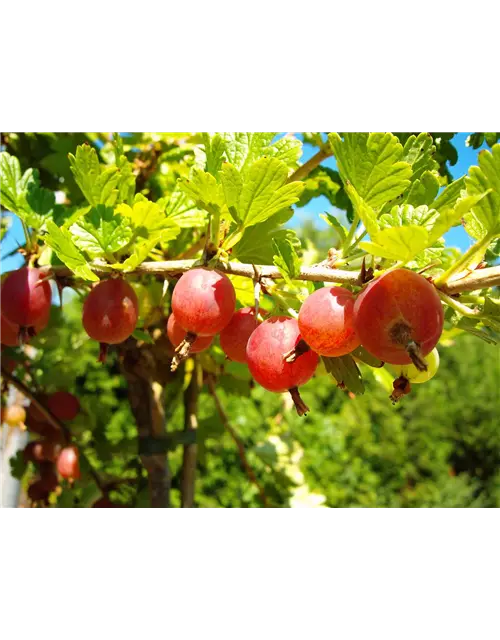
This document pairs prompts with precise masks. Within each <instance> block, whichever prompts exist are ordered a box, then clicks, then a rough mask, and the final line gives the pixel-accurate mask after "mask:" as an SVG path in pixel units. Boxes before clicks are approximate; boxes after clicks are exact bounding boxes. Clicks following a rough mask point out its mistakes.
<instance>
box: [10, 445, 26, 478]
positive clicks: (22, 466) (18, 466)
mask: <svg viewBox="0 0 500 640" xmlns="http://www.w3.org/2000/svg"><path fill="white" fill-rule="evenodd" d="M9 464H10V475H11V476H12V477H13V478H16V480H21V479H22V477H23V476H24V474H25V473H26V469H27V467H28V464H27V462H26V460H25V458H24V452H23V451H22V450H19V451H17V452H16V455H14V456H12V457H11V458H10V459H9Z"/></svg>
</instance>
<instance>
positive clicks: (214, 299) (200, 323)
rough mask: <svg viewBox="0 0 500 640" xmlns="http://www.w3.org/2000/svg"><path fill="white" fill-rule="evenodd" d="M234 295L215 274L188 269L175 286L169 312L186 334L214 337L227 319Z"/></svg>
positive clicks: (226, 282) (228, 283) (227, 283)
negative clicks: (171, 312)
mask: <svg viewBox="0 0 500 640" xmlns="http://www.w3.org/2000/svg"><path fill="white" fill-rule="evenodd" d="M235 305H236V294H235V291H234V287H233V284H232V282H231V280H229V278H228V277H227V276H226V275H225V274H223V273H219V272H218V271H210V270H209V269H191V270H190V271H187V272H186V273H185V274H184V275H183V276H182V277H181V278H180V280H179V282H178V283H177V284H176V285H175V289H174V293H173V295H172V311H173V312H174V314H175V318H176V320H177V322H178V323H179V324H180V325H181V327H182V328H183V329H185V330H186V331H187V332H188V333H194V334H196V335H197V336H214V335H215V334H216V333H219V332H220V331H222V329H224V327H225V326H226V325H227V324H228V323H229V321H230V320H231V318H232V316H233V313H234V309H235Z"/></svg>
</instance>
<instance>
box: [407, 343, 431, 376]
mask: <svg viewBox="0 0 500 640" xmlns="http://www.w3.org/2000/svg"><path fill="white" fill-rule="evenodd" d="M406 351H407V352H408V355H409V356H410V358H411V361H412V362H413V364H414V365H415V367H416V368H417V369H418V370H419V371H427V369H428V367H427V362H426V361H425V360H424V357H423V355H422V351H421V350H420V346H419V345H418V344H417V343H416V342H413V341H412V342H409V343H408V345H407V346H406Z"/></svg>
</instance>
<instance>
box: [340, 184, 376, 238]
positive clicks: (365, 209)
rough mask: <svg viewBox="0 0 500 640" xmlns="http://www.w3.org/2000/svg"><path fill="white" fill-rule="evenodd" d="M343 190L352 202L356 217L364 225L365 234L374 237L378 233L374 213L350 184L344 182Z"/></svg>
mask: <svg viewBox="0 0 500 640" xmlns="http://www.w3.org/2000/svg"><path fill="white" fill-rule="evenodd" d="M345 190H346V193H347V195H348V196H349V199H350V200H351V202H352V205H353V208H354V211H355V213H356V215H357V216H358V217H359V219H360V220H361V222H362V223H363V224H364V226H365V229H366V230H367V232H368V233H369V234H370V236H374V235H376V234H377V233H378V231H379V224H378V220H377V215H376V213H375V211H374V210H373V209H372V208H371V207H370V205H369V204H368V203H366V202H365V201H364V200H363V198H361V197H360V195H359V194H358V192H357V191H356V189H355V188H354V186H353V185H352V184H351V183H350V182H346V185H345Z"/></svg>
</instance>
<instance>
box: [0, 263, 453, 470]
mask: <svg viewBox="0 0 500 640" xmlns="http://www.w3.org/2000/svg"><path fill="white" fill-rule="evenodd" d="M2 303H3V304H2V343H3V344H6V345H13V344H16V343H17V342H18V341H19V340H26V339H29V337H30V336H32V335H35V334H36V333H37V332H38V331H40V330H41V329H42V328H43V326H44V324H46V323H47V321H48V316H49V313H50V286H49V284H48V282H47V281H46V280H45V279H43V278H42V276H41V274H40V271H39V270H38V269H34V268H30V267H23V268H22V269H19V270H18V271H16V272H13V273H12V274H10V275H9V276H8V277H7V278H6V280H5V282H4V284H3V286H2ZM171 308H172V313H171V315H170V316H169V318H168V321H167V324H166V331H167V335H168V338H169V340H170V342H171V344H172V345H173V347H174V349H175V355H174V357H173V360H172V364H171V369H172V371H175V370H176V369H177V368H178V366H179V364H180V363H181V362H182V361H183V360H184V359H186V358H187V357H188V356H189V354H191V353H193V354H194V353H199V352H201V351H204V350H205V349H207V348H208V347H210V345H211V344H212V341H213V339H214V337H215V336H216V335H217V334H220V345H221V348H222V350H223V351H224V352H225V354H226V356H227V358H229V359H230V360H233V361H235V362H239V363H246V364H247V365H248V367H249V370H250V373H251V374H252V376H253V378H254V380H255V381H256V382H257V383H259V384H260V385H261V386H263V387H264V388H265V389H268V390H269V391H273V392H276V393H281V392H284V391H289V392H290V393H291V396H292V398H293V401H294V403H295V406H296V409H297V412H298V413H299V415H303V414H304V413H306V412H307V411H308V408H307V406H306V405H305V404H304V402H303V401H302V399H301V397H300V394H299V391H298V387H299V386H301V385H303V384H305V383H306V382H307V381H308V380H309V379H310V378H311V377H312V376H313V374H314V372H315V370H316V367H317V365H318V362H319V357H320V356H322V357H325V358H336V357H341V356H345V355H347V354H350V353H352V352H353V350H355V349H357V348H358V347H360V346H362V347H363V348H364V349H365V350H366V351H367V352H368V353H369V354H371V355H372V356H374V357H375V358H377V359H378V360H380V361H381V362H382V363H388V365H392V366H397V367H399V369H398V370H397V371H395V370H393V373H394V374H395V375H396V376H397V378H396V380H395V382H394V394H393V395H392V396H391V397H392V398H393V400H394V401H395V400H397V399H398V398H399V397H401V396H402V395H404V394H405V393H407V392H408V391H409V388H410V382H417V383H418V382H422V381H424V380H426V379H429V378H430V377H431V375H430V374H429V373H428V371H429V365H430V368H431V370H433V369H435V368H437V364H436V363H437V362H438V360H437V358H438V356H436V355H434V356H432V355H431V357H430V360H429V361H427V360H426V359H425V358H426V356H428V355H429V354H432V353H434V352H433V350H434V348H435V346H436V344H437V342H438V340H439V337H440V335H441V332H442V328H443V319H444V316H443V308H442V305H441V301H440V298H439V296H438V294H437V292H436V289H435V288H434V286H433V285H432V284H431V283H430V282H429V281H428V280H427V279H426V278H424V277H423V276H422V275H419V274H417V273H414V272H412V271H409V270H407V269H392V270H389V271H387V272H386V273H385V274H383V275H381V276H380V277H378V278H376V279H375V280H373V281H372V282H370V283H369V284H368V285H367V286H366V287H365V288H364V289H363V290H362V291H361V292H360V293H358V294H357V295H356V294H355V293H353V292H352V291H351V290H349V289H346V288H344V287H340V286H332V287H323V288H320V289H317V290H316V291H314V292H313V293H312V294H311V295H309V297H308V298H307V299H306V300H305V302H304V304H303V305H302V307H301V309H300V312H299V314H298V318H297V319H295V318H291V317H285V316H273V317H270V318H267V319H266V320H264V321H263V322H260V321H259V318H258V317H257V316H256V314H255V309H253V308H250V307H245V308H243V309H238V310H236V294H235V290H234V287H233V284H232V282H231V280H230V279H229V278H228V277H227V276H226V275H225V274H224V273H220V272H219V271H216V270H210V269H206V268H194V269H191V270H189V271H187V272H186V273H184V274H183V275H182V276H181V278H180V279H179V281H178V282H177V284H176V286H175V288H174V291H173V295H172V304H171ZM138 316H139V308H138V301H137V296H136V293H135V291H134V289H133V288H132V287H131V286H130V284H128V282H126V281H125V280H124V279H123V278H122V277H118V278H110V279H108V280H103V281H101V282H99V283H98V284H97V285H95V286H94V287H93V288H92V290H91V291H90V293H89V295H88V296H87V298H86V300H85V303H84V307H83V327H84V328H85V331H86V332H87V333H88V335H89V336H90V337H91V338H93V339H95V340H97V341H98V342H99V343H100V357H99V360H101V361H104V360H105V357H106V351H107V348H108V345H110V344H119V343H121V342H123V341H124V340H126V339H127V338H128V337H129V336H130V335H131V334H132V333H133V331H134V330H135V327H136V324H137V319H138ZM436 353H437V352H436ZM401 367H403V368H401ZM56 396H57V394H54V396H52V397H51V398H49V399H48V405H47V406H48V408H49V409H50V410H52V411H53V412H54V414H55V415H58V417H59V418H60V419H61V420H71V419H72V417H74V414H75V411H76V412H77V411H78V408H77V407H76V405H75V404H74V401H76V402H78V401H77V400H76V398H74V397H73V396H71V394H69V397H63V396H58V397H57V398H56ZM72 402H73V404H72ZM63 408H64V411H63ZM66 409H67V411H66ZM58 412H59V414H58ZM31 422H32V424H34V422H33V416H31ZM45 450H46V448H44V447H39V449H36V451H40V452H42V453H43V455H45V453H44V452H45ZM49 450H50V451H51V452H52V453H53V449H50V448H47V451H49ZM30 451H35V447H31V448H30ZM63 452H64V456H62V458H61V455H62V453H63ZM42 453H40V455H42ZM52 453H51V455H52ZM33 455H35V454H33ZM36 455H38V454H36ZM58 460H61V463H60V464H59V463H58V464H59V467H60V468H59V472H60V474H61V475H63V477H70V476H68V473H69V472H68V471H67V469H76V467H77V462H78V458H77V454H76V453H75V451H74V450H72V449H71V450H68V451H64V450H63V451H61V452H60V455H59V457H58ZM40 461H43V462H51V460H49V459H47V460H45V459H44V460H40ZM71 473H73V472H71Z"/></svg>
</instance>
